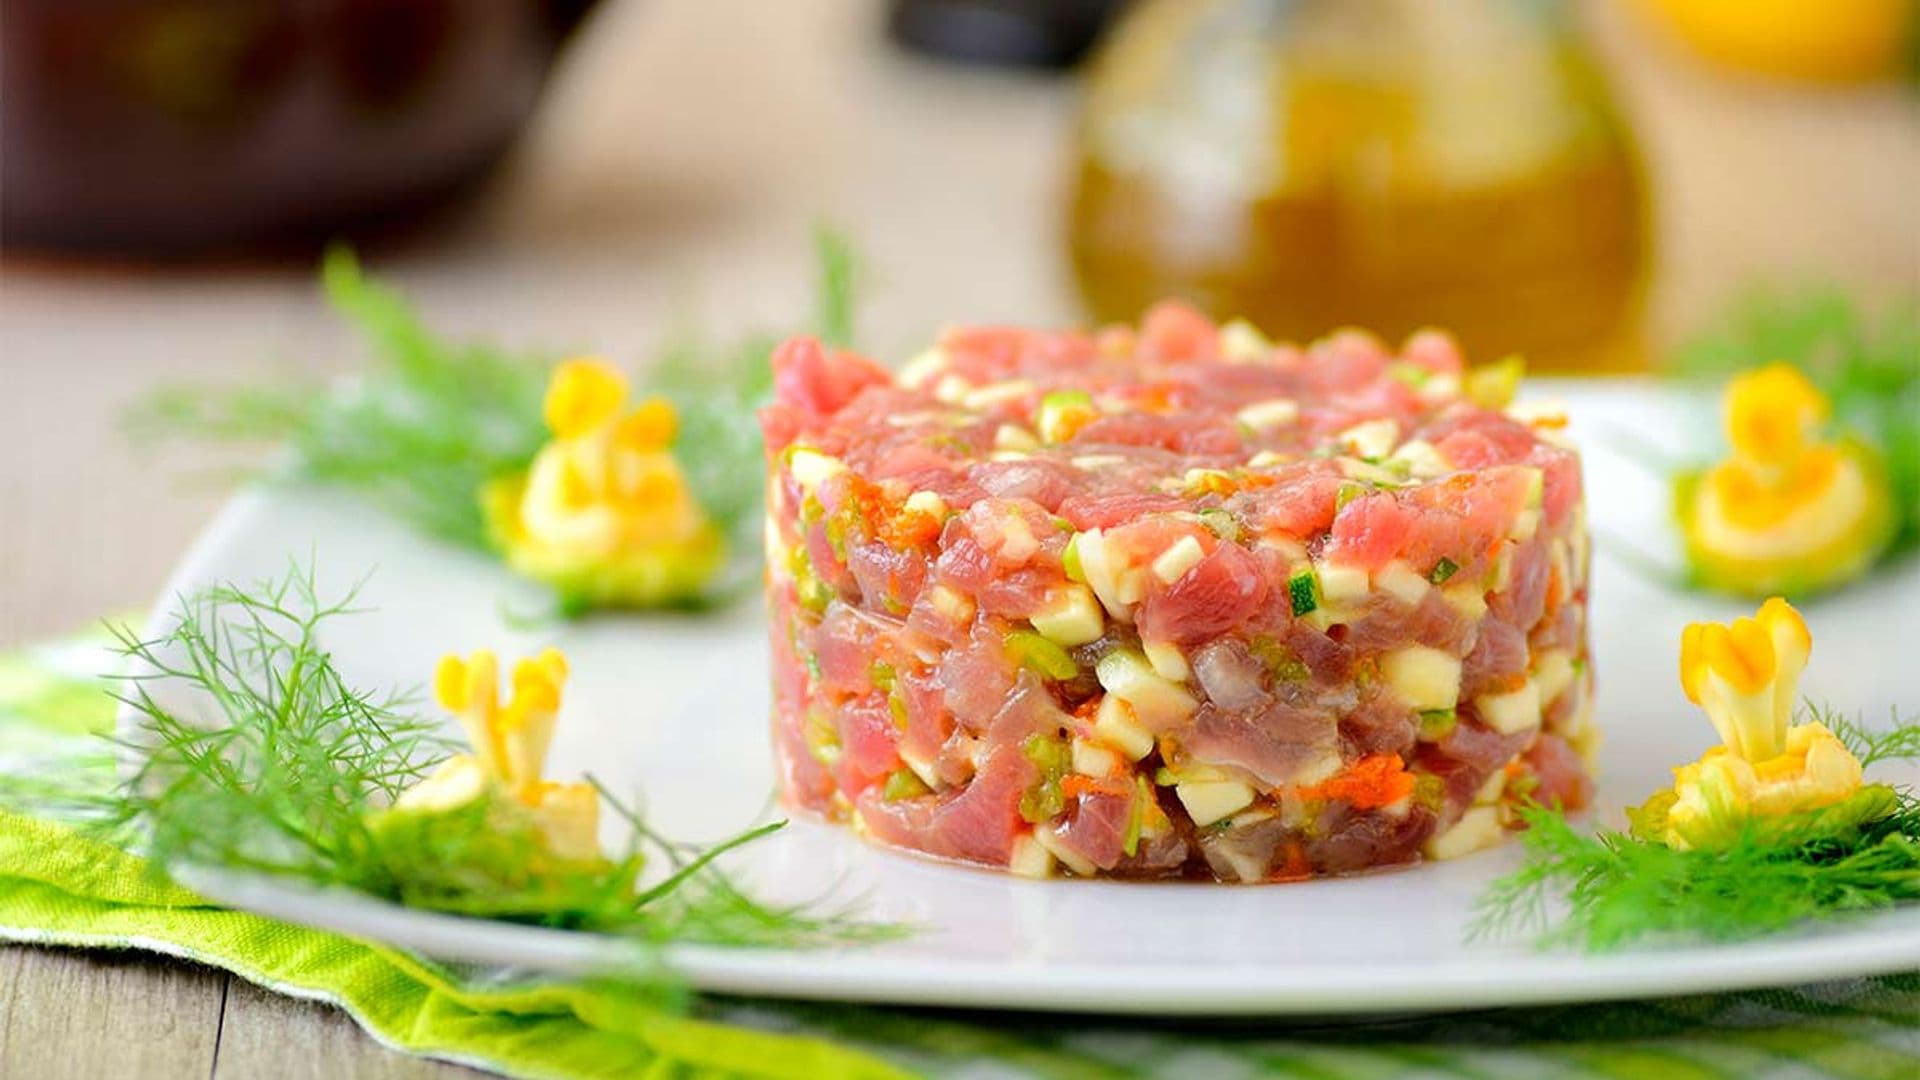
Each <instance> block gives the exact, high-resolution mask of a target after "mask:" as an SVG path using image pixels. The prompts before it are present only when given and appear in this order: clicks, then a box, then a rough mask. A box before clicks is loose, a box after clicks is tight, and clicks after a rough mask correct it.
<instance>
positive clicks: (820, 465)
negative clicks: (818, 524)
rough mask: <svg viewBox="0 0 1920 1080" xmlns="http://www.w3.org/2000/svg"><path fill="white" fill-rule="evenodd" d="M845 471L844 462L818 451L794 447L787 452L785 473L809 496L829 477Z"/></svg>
mask: <svg viewBox="0 0 1920 1080" xmlns="http://www.w3.org/2000/svg"><path fill="white" fill-rule="evenodd" d="M846 471H847V465H846V462H844V461H841V460H840V459H839V458H837V457H833V456H832V455H830V454H823V453H821V452H820V451H818V450H809V449H807V448H806V447H804V446H796V447H794V448H793V449H792V450H789V451H787V472H789V473H791V474H793V482H794V483H796V484H799V485H800V490H802V491H804V492H807V493H809V494H811V493H812V492H813V491H814V490H815V489H817V488H819V486H820V485H821V484H822V483H825V482H826V479H827V478H828V477H830V476H835V475H838V474H840V473H843V472H846Z"/></svg>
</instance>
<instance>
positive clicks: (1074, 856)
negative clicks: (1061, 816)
mask: <svg viewBox="0 0 1920 1080" xmlns="http://www.w3.org/2000/svg"><path fill="white" fill-rule="evenodd" d="M1033 838H1034V840H1036V841H1038V842H1039V844H1040V846H1041V847H1043V848H1045V849H1047V853H1048V854H1050V855H1052V856H1053V857H1054V858H1056V859H1059V860H1060V862H1061V863H1062V864H1064V865H1065V866H1066V868H1067V869H1069V870H1071V871H1073V872H1074V873H1076V874H1079V875H1080V876H1081V877H1092V876H1093V875H1094V874H1095V872H1096V871H1097V869H1098V868H1097V867H1095V866H1094V865H1093V864H1092V863H1090V862H1088V861H1087V857H1086V856H1084V855H1082V854H1080V853H1079V852H1077V851H1075V850H1073V849H1072V848H1070V847H1068V846H1067V845H1065V844H1063V843H1061V842H1060V837H1059V834H1057V833H1055V832H1054V831H1053V830H1052V829H1050V828H1048V827H1047V826H1045V825H1041V826H1038V827H1037V828H1035V829H1034V830H1033Z"/></svg>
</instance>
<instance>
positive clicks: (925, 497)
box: [901, 491, 947, 520]
mask: <svg viewBox="0 0 1920 1080" xmlns="http://www.w3.org/2000/svg"><path fill="white" fill-rule="evenodd" d="M901 505H902V506H903V507H905V508H906V509H907V510H909V511H911V512H912V513H915V514H928V515H931V516H933V517H937V518H940V519H942V520H945V518H946V516H947V500H945V499H943V498H941V497H940V494H939V492H935V491H916V492H914V493H913V494H911V495H909V496H907V501H906V502H904V503H902V504H901Z"/></svg>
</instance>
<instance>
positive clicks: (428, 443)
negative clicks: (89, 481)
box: [127, 248, 548, 550]
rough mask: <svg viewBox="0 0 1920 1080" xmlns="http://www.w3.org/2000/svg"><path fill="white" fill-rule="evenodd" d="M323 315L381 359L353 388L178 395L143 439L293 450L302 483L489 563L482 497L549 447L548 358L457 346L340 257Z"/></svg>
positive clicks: (346, 256)
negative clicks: (362, 502) (277, 445)
mask: <svg viewBox="0 0 1920 1080" xmlns="http://www.w3.org/2000/svg"><path fill="white" fill-rule="evenodd" d="M321 281H322V284H323V287H324V289H325V292H326V296H327V300H328V302H329V303H330V304H331V305H332V306H333V309H334V310H335V311H336V312H337V313H338V314H339V315H340V316H341V318H343V319H345V320H346V321H348V322H349V323H351V324H353V325H354V326H355V327H357V328H358V329H359V330H360V331H361V333H362V335H363V336H364V337H365V338H366V340H367V341H368V343H369V344H370V345H371V346H372V350H373V359H372V362H371V364H370V365H369V366H368V368H367V369H366V371H365V372H364V373H362V374H361V375H360V376H358V377H357V378H354V379H351V380H347V381H344V382H341V383H338V384H334V385H327V384H321V383H315V382H313V381H311V380H308V379H300V378H287V377H281V378H276V379H273V380H269V381H262V382H259V383H242V384H237V385H232V386H178V387H171V388H167V389H164V390H161V391H159V392H158V393H156V394H155V395H153V396H152V397H150V398H148V399H146V400H145V401H143V402H140V403H138V404H137V405H136V406H135V407H134V409H133V411H132V412H131V413H130V414H129V415H128V417H127V424H128V427H129V429H130V430H131V431H132V432H133V433H134V434H135V435H137V436H141V437H145V438H155V437H162V436H171V437H186V438H191V439H196V440H200V441H206V442H237V443H267V442H282V443H285V444H286V447H287V451H288V459H287V461H286V462H285V463H284V468H285V471H286V472H287V473H288V474H289V475H290V476H291V477H292V478H295V479H300V480H305V481H311V482H314V483H319V484H328V485H334V486H338V487H341V488H344V489H346V490H350V491H353V492H355V493H357V494H359V495H360V496H362V497H364V498H366V499H368V500H369V501H371V502H372V503H374V504H375V505H377V506H378V507H380V508H381V509H383V510H385V511H387V512H389V513H391V514H393V515H394V516H395V517H398V518H399V519H400V520H402V521H404V522H406V523H407V524H409V525H411V526H413V527H414V528H417V529H419V530H420V531H422V532H424V533H426V534H428V535H429V536H432V537H435V538H436V539H439V540H443V541H447V542H450V543H453V544H457V545H460V546H463V547H469V548H476V549H483V550H484V549H486V548H487V547H488V541H487V528H486V521H485V518H484V516H483V515H482V513H481V508H480V502H479V499H478V496H477V493H478V492H479V490H480V488H481V486H482V485H484V484H485V483H486V482H487V481H488V480H491V479H493V478H494V477H496V476H499V475H501V474H503V473H507V472H511V471H513V470H515V469H518V468H523V467H525V466H526V464H527V463H528V462H529V461H531V460H532V459H533V455H534V454H535V453H536V452H537V451H538V450H539V449H540V446H541V444H542V443H544V442H545V441H546V438H547V431H546V426H545V424H544V422H543V420H542V416H541V401H542V397H543V395H544V394H545V392H546V379H547V371H548V358H545V357H534V356H525V355H519V354H514V353H507V352H502V351H499V350H496V349H493V348H490V347H488V346H484V345H474V344H456V343H453V342H449V341H446V340H444V339H442V338H440V337H438V336H436V335H434V334H433V333H432V332H431V331H429V330H428V329H427V328H426V326H425V325H424V324H423V323H422V322H421V321H420V319H419V317H418V315H416V314H415V312H414V311H413V309H412V307H411V306H410V305H408V304H407V302H406V301H405V299H403V298H402V297H401V296H400V294H399V293H398V292H396V291H394V290H393V289H391V288H389V287H387V286H386V285H383V284H381V283H379V282H377V281H375V280H373V279H372V278H370V277H368V276H367V275H366V274H365V273H364V272H363V271H362V270H361V268H360V264H359V261H358V260H357V259H355V258H354V257H353V255H352V253H351V252H349V251H347V250H345V249H344V248H335V249H333V250H330V251H329V252H327V255H326V258H325V261H324V262H323V264H322V267H321Z"/></svg>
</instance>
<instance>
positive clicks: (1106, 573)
mask: <svg viewBox="0 0 1920 1080" xmlns="http://www.w3.org/2000/svg"><path fill="white" fill-rule="evenodd" d="M1074 551H1075V552H1076V553H1077V554H1078V556H1079V558H1080V573H1081V575H1082V576H1084V577H1085V578H1086V579H1087V584H1088V585H1089V586H1092V588H1093V594H1094V595H1095V596H1097V597H1099V598H1100V603H1101V604H1102V605H1103V606H1104V607H1105V608H1106V609H1107V613H1108V614H1109V615H1112V616H1113V617H1114V618H1116V619H1119V620H1120V621H1121V622H1132V621H1133V605H1134V602H1135V601H1137V600H1138V599H1139V597H1138V596H1137V595H1135V594H1136V592H1137V590H1138V585H1137V583H1134V582H1131V581H1129V580H1128V578H1129V577H1130V576H1132V575H1135V574H1138V573H1139V571H1138V570H1137V569H1136V568H1134V567H1131V566H1128V565H1127V564H1126V563H1125V562H1123V561H1122V560H1121V559H1119V558H1117V557H1116V555H1115V553H1114V551H1113V547H1112V545H1111V544H1109V543H1107V538H1106V537H1105V536H1104V535H1102V534H1101V532H1100V530H1099V529H1088V530H1087V531H1085V532H1083V533H1080V534H1079V535H1078V536H1077V537H1076V538H1075V539H1074Z"/></svg>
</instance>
